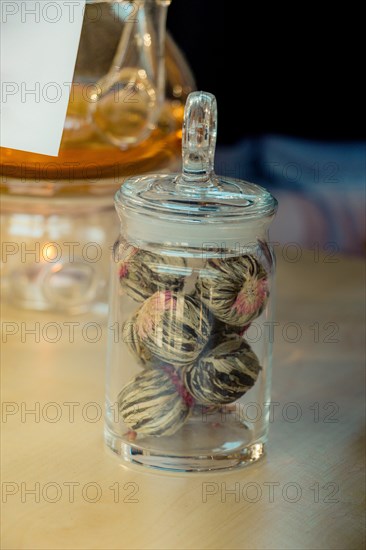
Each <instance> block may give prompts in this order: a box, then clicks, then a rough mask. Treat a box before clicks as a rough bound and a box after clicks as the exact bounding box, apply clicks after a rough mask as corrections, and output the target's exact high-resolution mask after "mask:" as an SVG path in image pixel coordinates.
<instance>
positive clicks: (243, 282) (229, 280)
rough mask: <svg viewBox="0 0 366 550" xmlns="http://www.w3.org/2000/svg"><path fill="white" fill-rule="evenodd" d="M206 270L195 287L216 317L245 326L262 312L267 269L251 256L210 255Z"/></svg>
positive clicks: (266, 289)
mask: <svg viewBox="0 0 366 550" xmlns="http://www.w3.org/2000/svg"><path fill="white" fill-rule="evenodd" d="M210 271H211V275H210V276H208V275H207V274H208V273H209V272H210ZM205 272H206V275H205V276H204V277H200V278H199V279H198V281H197V285H196V289H197V292H198V293H199V296H200V297H201V300H202V301H203V302H204V304H205V305H206V306H207V307H208V308H209V310H210V311H211V312H212V313H213V314H214V315H215V317H216V318H217V319H219V320H220V321H222V322H224V323H227V324H228V325H234V326H242V327H244V326H245V325H246V324H248V323H249V322H250V321H252V320H253V319H255V318H256V317H258V316H259V315H260V314H261V313H262V311H263V309H264V307H265V305H266V302H267V299H268V295H269V291H268V281H267V272H266V271H265V269H264V268H263V266H262V265H261V264H260V263H259V262H258V260H257V259H256V258H254V256H251V255H249V254H246V255H245V256H235V257H229V258H226V259H218V258H212V259H209V260H208V261H207V265H206V269H205Z"/></svg>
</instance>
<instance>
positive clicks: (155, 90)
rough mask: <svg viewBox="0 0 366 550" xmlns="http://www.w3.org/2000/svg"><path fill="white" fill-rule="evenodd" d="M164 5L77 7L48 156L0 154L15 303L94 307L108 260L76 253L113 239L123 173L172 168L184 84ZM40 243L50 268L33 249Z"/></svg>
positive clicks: (8, 281)
mask: <svg viewBox="0 0 366 550" xmlns="http://www.w3.org/2000/svg"><path fill="white" fill-rule="evenodd" d="M169 4H170V0H133V1H128V0H122V1H110V0H108V1H105V2H101V1H100V0H87V5H86V7H85V16H84V23H83V28H82V34H81V40H80V46H79V51H78V57H77V62H76V68H75V74H74V79H73V83H72V85H71V94H70V101H69V106H68V111H67V117H66V121H65V126H64V132H63V137H62V142H61V148H60V153H59V156H58V157H56V158H55V157H48V156H44V155H37V154H34V153H27V152H23V151H16V150H12V149H6V148H0V173H1V186H0V188H1V193H2V196H1V210H2V221H1V223H2V226H1V229H2V242H3V246H2V252H3V253H2V258H1V279H2V293H3V298H5V299H7V300H9V301H10V302H12V303H14V304H16V305H17V306H18V307H25V308H32V309H40V310H47V309H51V310H54V309H59V310H66V311H80V310H83V309H84V310H85V309H90V308H91V307H92V306H93V305H95V304H96V303H99V301H100V302H101V303H104V304H106V301H107V293H106V287H107V284H106V281H107V278H106V273H107V272H108V259H107V258H105V257H104V256H103V255H102V257H101V258H99V259H98V260H97V261H96V262H91V261H89V260H88V259H87V260H86V259H85V257H84V253H83V252H82V250H84V251H85V247H86V248H87V249H88V247H89V249H90V250H91V248H92V246H93V243H95V247H96V248H98V247H99V246H100V247H103V246H105V244H106V243H107V242H110V241H111V240H113V232H115V233H117V231H118V226H117V224H116V222H115V220H114V216H111V210H112V209H113V200H112V196H113V193H114V191H115V190H116V189H117V188H118V187H120V185H121V184H122V183H123V181H124V179H125V177H126V176H129V175H133V174H143V173H145V172H151V171H155V170H159V171H161V170H163V171H164V170H168V169H172V168H175V167H176V166H177V164H179V162H180V143H181V124H182V118H183V110H184V103H185V100H186V98H187V95H188V94H189V93H190V91H191V90H192V89H194V87H195V84H194V79H193V77H192V74H191V72H190V69H189V67H188V66H187V64H186V62H185V60H184V58H183V56H182V54H181V53H180V51H179V49H178V48H177V46H176V45H175V43H174V42H173V40H172V38H171V37H170V36H167V35H166V15H167V8H168V6H169ZM49 243H52V246H54V247H56V249H57V250H58V254H57V255H55V256H54V257H55V261H54V262H48V261H47V260H46V261H45V258H44V256H43V254H42V250H46V249H47V250H48V248H47V247H48V245H49ZM68 243H77V245H72V246H74V249H75V255H72V254H71V255H70V250H69V248H70V246H71V245H70V244H68ZM45 247H46V248H45ZM77 249H79V252H78V254H76V250H77ZM32 250H34V251H35V253H34V254H33V256H32V253H28V254H27V253H26V252H27V251H28V252H29V251H32ZM58 258H59V261H56V260H57V259H58ZM60 262H61V263H60ZM57 266H58V267H57ZM60 266H61V267H60ZM50 270H51V271H50ZM49 271H50V273H49ZM51 287H52V290H51ZM56 295H57V296H56Z"/></svg>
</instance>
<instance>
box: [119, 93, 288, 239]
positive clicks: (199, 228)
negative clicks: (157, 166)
mask: <svg viewBox="0 0 366 550" xmlns="http://www.w3.org/2000/svg"><path fill="white" fill-rule="evenodd" d="M216 136H217V104H216V98H215V96H213V95H212V94H210V93H207V92H193V93H191V94H190V95H189V96H188V99H187V103H186V107H185V111H184V121H183V135H182V157H183V171H182V173H181V174H150V175H144V176H138V177H131V178H128V179H127V180H126V181H125V183H124V184H123V185H122V186H121V188H120V189H119V191H118V192H117V193H116V196H115V204H116V209H117V212H118V214H119V216H120V218H121V220H123V221H125V222H126V225H127V229H128V238H129V239H131V238H132V239H134V240H139V239H142V240H144V241H146V240H151V241H153V242H165V243H172V244H173V243H175V244H180V245H182V244H184V245H192V246H196V245H197V244H200V243H202V242H203V241H207V239H211V240H214V239H218V238H220V239H221V240H223V239H224V240H227V239H229V240H232V239H234V240H235V238H236V239H238V237H241V236H242V234H243V230H245V231H246V232H247V233H248V232H249V233H250V234H252V233H253V231H254V233H253V235H252V236H253V237H255V232H256V231H255V227H258V224H260V225H268V223H269V221H270V220H271V219H272V218H273V216H274V214H275V212H276V209H277V201H276V199H275V198H274V197H273V196H272V195H271V194H270V193H269V192H268V191H266V190H265V189H263V188H262V187H260V186H259V185H255V184H253V183H249V182H246V181H243V180H238V179H233V178H226V177H222V176H218V175H216V174H215V171H214V156H215V147H216ZM249 236H250V235H247V237H249Z"/></svg>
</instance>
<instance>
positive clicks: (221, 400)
mask: <svg viewBox="0 0 366 550" xmlns="http://www.w3.org/2000/svg"><path fill="white" fill-rule="evenodd" d="M260 370H261V367H260V365H259V361H258V358H257V356H256V355H255V353H254V352H253V351H252V349H251V348H250V346H249V345H248V344H247V342H245V340H243V339H242V338H231V339H229V340H227V341H226V342H223V343H222V344H219V345H218V346H217V347H215V348H214V349H212V350H211V351H209V352H208V353H207V354H205V355H203V356H202V357H201V358H200V359H199V360H198V361H197V363H194V364H193V365H190V366H188V367H187V368H186V369H185V372H184V383H185V386H186V388H187V389H188V391H189V393H190V394H191V395H192V396H193V397H194V399H195V400H196V402H197V403H198V404H201V405H221V404H222V405H224V404H226V403H232V402H233V401H236V400H237V399H239V397H241V396H242V395H244V394H245V393H246V392H247V391H248V390H249V389H250V388H251V387H252V386H253V385H254V384H255V382H256V380H257V378H258V375H259V373H260Z"/></svg>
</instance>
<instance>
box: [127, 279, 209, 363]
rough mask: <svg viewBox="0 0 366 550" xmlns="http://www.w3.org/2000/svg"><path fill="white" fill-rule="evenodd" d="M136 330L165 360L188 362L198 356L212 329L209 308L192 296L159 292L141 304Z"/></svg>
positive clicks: (161, 358) (148, 345)
mask: <svg viewBox="0 0 366 550" xmlns="http://www.w3.org/2000/svg"><path fill="white" fill-rule="evenodd" d="M135 331H136V334H137V336H138V338H139V339H140V342H142V344H143V345H144V346H146V348H147V349H148V350H149V351H150V352H151V353H152V355H153V356H154V357H155V358H157V359H158V360H159V361H161V362H162V363H167V364H170V365H174V366H180V365H187V364H189V363H192V362H193V361H194V360H195V359H197V357H198V355H199V354H200V353H201V351H202V350H203V348H204V347H205V345H206V343H207V342H208V340H209V337H210V332H211V322H210V319H209V315H208V311H207V309H206V308H205V307H204V306H202V304H200V303H199V302H197V301H196V300H195V299H194V298H192V297H191V296H186V295H184V294H183V293H173V292H170V291H168V290H167V291H163V292H160V291H158V292H156V293H155V294H153V295H152V296H151V297H150V298H148V299H147V300H146V301H145V302H144V303H143V304H142V305H141V306H140V308H139V310H138V311H137V313H136V317H135Z"/></svg>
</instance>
